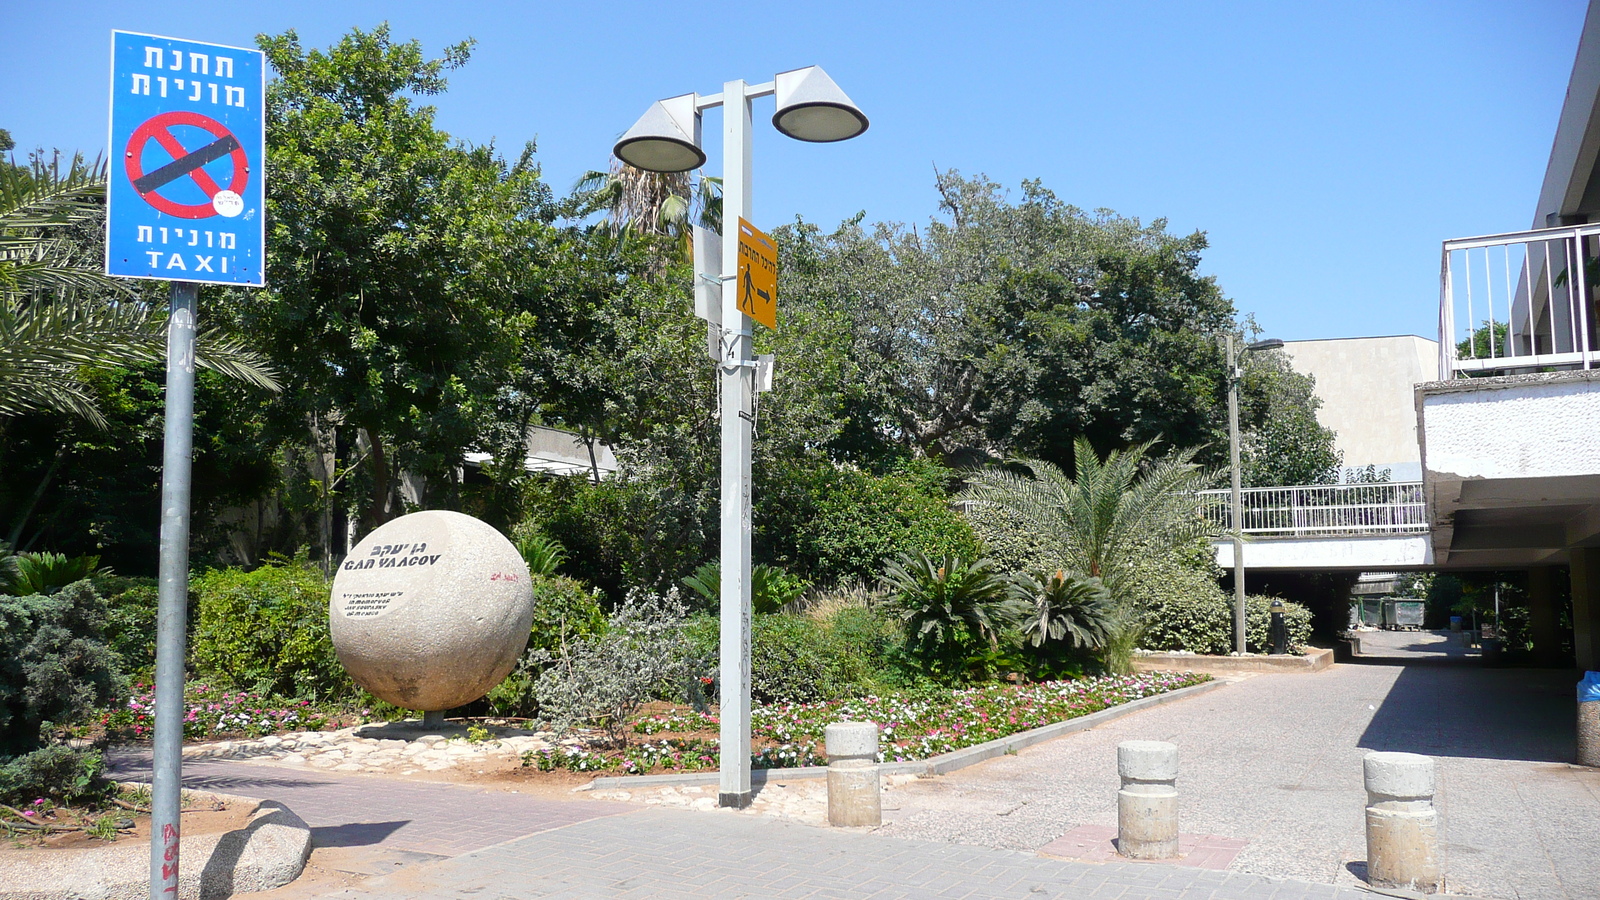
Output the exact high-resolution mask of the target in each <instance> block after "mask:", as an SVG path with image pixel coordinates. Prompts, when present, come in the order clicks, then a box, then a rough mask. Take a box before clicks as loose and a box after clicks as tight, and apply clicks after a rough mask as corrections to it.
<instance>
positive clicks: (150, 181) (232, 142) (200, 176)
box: [124, 112, 250, 219]
mask: <svg viewBox="0 0 1600 900" xmlns="http://www.w3.org/2000/svg"><path fill="white" fill-rule="evenodd" d="M174 125H192V126H194V127H196V128H200V129H204V130H205V131H206V132H208V133H209V134H211V135H212V136H213V137H215V138H216V140H214V141H212V142H210V143H208V144H206V145H205V146H203V147H198V148H196V149H194V150H190V149H188V148H186V147H184V146H183V143H182V142H181V141H179V140H178V139H177V138H176V137H175V136H173V134H172V126H174ZM152 140H153V141H155V142H156V143H157V144H159V145H160V146H161V148H162V149H164V150H166V151H167V153H169V154H171V156H172V162H169V163H167V164H166V165H163V166H161V167H159V168H156V169H154V170H152V171H150V172H145V171H144V161H143V157H144V148H145V145H146V144H148V143H149V142H150V141H152ZM224 156H228V157H231V158H232V160H233V180H232V181H231V182H230V183H229V184H228V186H227V187H226V188H224V187H222V186H221V185H219V184H217V182H216V180H215V179H213V178H212V177H211V176H210V175H208V174H206V170H205V168H204V166H205V165H206V164H207V163H209V162H213V161H215V160H218V159H221V158H223V157H224ZM124 160H125V163H126V165H127V170H128V180H129V181H131V182H133V189H134V190H136V191H138V192H139V196H141V197H143V198H144V199H145V202H146V203H149V204H150V205H151V206H154V207H155V208H156V209H159V210H161V211H162V212H164V213H167V214H169V215H174V216H178V217H180V218H184V219H205V218H209V217H211V216H214V215H217V214H218V212H219V204H217V203H216V202H214V201H215V200H216V197H217V194H219V193H222V192H223V191H229V192H231V193H232V194H233V195H234V200H235V201H237V198H238V197H239V196H242V195H243V194H244V189H245V185H247V184H249V183H250V168H249V162H250V161H249V159H248V158H247V157H246V156H245V152H244V148H243V147H241V146H239V139H238V138H236V137H234V136H233V132H231V131H229V130H228V127H227V126H226V125H223V124H222V123H221V122H218V121H217V120H216V119H212V118H210V117H208V116H202V115H200V114H199V113H192V112H167V113H162V114H161V115H159V116H155V117H152V118H151V119H149V120H148V121H146V122H145V123H144V124H143V125H140V126H139V127H138V128H135V129H134V130H133V136H132V137H130V138H128V148H127V153H126V155H125V157H124ZM185 175H187V176H189V177H190V178H192V179H194V183H195V184H196V185H199V187H200V190H202V191H204V192H205V194H206V197H207V198H208V200H207V202H205V203H193V204H190V203H178V202H175V201H173V200H169V199H168V198H166V197H163V196H162V195H161V194H160V190H161V188H163V187H165V186H166V185H168V184H171V183H172V182H174V181H177V180H178V179H179V178H182V177H184V176H185ZM235 214H236V213H235Z"/></svg>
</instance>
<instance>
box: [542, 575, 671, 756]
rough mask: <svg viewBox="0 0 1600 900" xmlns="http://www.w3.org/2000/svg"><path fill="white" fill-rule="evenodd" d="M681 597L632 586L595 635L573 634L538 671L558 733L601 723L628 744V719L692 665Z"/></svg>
mask: <svg viewBox="0 0 1600 900" xmlns="http://www.w3.org/2000/svg"><path fill="white" fill-rule="evenodd" d="M683 616H684V611H683V606H682V604H681V603H679V602H678V600H677V598H676V597H673V596H668V597H658V596H652V595H647V594H644V593H642V592H634V593H633V594H630V595H629V597H628V598H627V599H626V600H625V601H624V602H623V604H622V605H621V606H619V607H618V608H617V610H616V612H614V613H612V614H611V618H610V619H609V620H608V621H607V623H606V629H605V631H604V632H602V633H601V634H598V635H595V636H594V637H591V638H588V639H585V640H579V641H572V642H569V643H568V644H566V645H565V646H564V647H563V648H562V650H561V652H560V653H559V654H557V655H555V657H554V658H552V659H550V660H549V665H548V667H547V668H546V669H545V670H544V671H543V672H541V673H540V674H539V680H538V682H537V684H535V686H534V695H535V698H536V700H537V702H538V704H539V710H540V714H541V716H543V718H544V719H545V720H546V721H547V722H548V723H549V725H550V727H551V728H552V729H554V730H555V731H556V732H557V733H564V732H566V731H568V730H569V729H572V728H574V727H581V726H590V727H595V728H600V729H602V730H603V731H605V733H606V737H607V738H608V739H609V740H610V743H611V746H613V747H616V748H622V747H626V746H627V743H628V727H629V722H630V720H631V719H632V718H633V715H634V714H635V713H636V712H638V709H639V706H640V705H641V704H642V703H644V702H645V701H646V700H649V699H650V698H651V697H653V696H656V695H658V694H660V693H663V692H668V691H671V690H672V689H673V688H674V687H676V688H680V689H681V688H682V687H683V686H684V683H685V681H687V679H688V675H689V672H690V670H691V667H692V665H693V663H692V660H691V657H690V655H689V652H690V647H689V645H688V642H687V641H686V640H685V637H684V627H683V626H684V619H683Z"/></svg>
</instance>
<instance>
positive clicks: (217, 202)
mask: <svg viewBox="0 0 1600 900" xmlns="http://www.w3.org/2000/svg"><path fill="white" fill-rule="evenodd" d="M211 208H212V209H214V210H216V211H217V215H220V216H227V217H228V218H230V219H231V218H233V217H234V216H237V215H238V214H240V213H242V212H244V198H243V197H241V196H239V195H238V194H235V193H234V192H233V191H217V195H216V196H215V197H212V198H211Z"/></svg>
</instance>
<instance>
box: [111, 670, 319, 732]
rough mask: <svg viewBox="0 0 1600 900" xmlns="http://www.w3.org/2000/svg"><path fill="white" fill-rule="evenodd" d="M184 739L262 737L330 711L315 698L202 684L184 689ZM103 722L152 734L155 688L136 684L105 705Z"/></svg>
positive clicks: (311, 727)
mask: <svg viewBox="0 0 1600 900" xmlns="http://www.w3.org/2000/svg"><path fill="white" fill-rule="evenodd" d="M183 701H184V702H183V705H184V714H183V737H184V740H204V739H216V738H224V737H261V736H263V735H268V734H276V733H278V732H281V731H316V730H318V729H320V728H322V726H323V725H324V724H326V723H327V721H328V717H327V716H326V715H324V714H323V713H322V712H321V711H319V710H317V709H314V708H312V706H311V701H309V700H300V701H291V702H289V703H287V704H285V702H284V701H272V700H269V699H268V698H264V697H261V696H259V695H256V694H250V693H246V692H244V691H224V690H219V689H217V688H213V687H210V686H209V685H204V684H191V685H188V686H187V687H186V688H185V690H184V692H183ZM100 724H101V725H102V726H103V727H104V728H105V730H106V733H107V734H108V735H111V736H112V737H125V738H132V739H134V740H141V741H142V740H149V739H150V737H151V736H152V735H153V734H154V731H155V688H154V686H153V685H148V684H136V685H134V686H133V694H132V696H131V697H129V698H128V702H127V703H126V704H124V705H123V706H120V707H116V708H114V709H111V710H109V711H107V712H106V713H105V714H103V715H102V716H101V720H100Z"/></svg>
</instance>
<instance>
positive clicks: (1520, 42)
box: [0, 0, 1585, 340]
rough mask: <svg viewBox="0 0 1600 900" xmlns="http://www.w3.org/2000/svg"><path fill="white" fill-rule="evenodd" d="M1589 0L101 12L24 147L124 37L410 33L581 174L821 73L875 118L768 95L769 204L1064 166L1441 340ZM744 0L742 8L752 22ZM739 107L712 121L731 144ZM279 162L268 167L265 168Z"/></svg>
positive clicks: (50, 88) (1512, 219) (503, 5)
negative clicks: (661, 122)
mask: <svg viewBox="0 0 1600 900" xmlns="http://www.w3.org/2000/svg"><path fill="white" fill-rule="evenodd" d="M1584 10H1585V4H1584V3H1583V2H1581V0H1509V2H1501V3H1487V2H1450V3H1443V2H1437V3H1434V2H1428V3H1423V2H1417V3H1406V2H1384V3H1354V2H1352V3H1322V4H1312V3H1283V2H1281V0H1279V2H1253V3H1246V2H1239V3H1194V2H1115V3H1112V2H1101V3H1086V2H1055V3H1007V2H991V3H982V4H973V3H924V4H918V5H915V6H912V5H910V4H874V3H870V2H853V3H833V2H815V3H806V4H799V3H787V4H761V3H740V4H733V3H679V4H635V3H625V2H624V3H612V4H598V3H512V2H498V3H493V2H477V3H456V4H424V3H399V2H388V3H375V2H341V0H322V2H298V0H292V2H290V0H279V2H274V3H271V4H266V3H216V2H209V3H189V2H167V3H147V4H137V5H136V4H129V3H113V2H89V3H73V4H64V5H51V4H38V3H33V4H25V5H21V6H18V7H15V8H12V9H10V10H8V12H7V15H6V26H5V28H4V30H3V31H0V83H4V84H5V85H6V88H7V89H6V91H5V92H4V96H3V97H0V127H3V128H8V129H10V131H11V132H12V135H13V137H14V138H16V140H17V143H18V146H19V149H26V148H31V147H34V146H45V147H62V148H64V149H81V150H84V151H87V152H88V153H90V154H94V153H99V152H102V151H103V150H104V145H105V140H106V124H105V122H106V84H107V77H108V72H107V67H108V43H109V32H110V30H111V29H113V28H120V29H124V30H130V31H144V32H150V33H156V34H166V35H171V36H175V37H184V38H190V39H193V40H203V41H211V42H214V43H221V44H234V45H238V46H250V45H251V42H252V39H253V36H254V35H255V34H257V33H259V32H271V33H277V32H281V31H284V30H287V29H290V28H293V29H296V30H297V31H298V32H299V34H300V37H301V40H302V42H303V43H304V44H305V45H306V46H308V47H314V46H326V45H327V44H329V43H331V42H333V41H334V40H336V39H337V38H338V37H339V36H340V35H341V34H343V33H345V32H346V31H347V30H348V29H350V28H351V27H353V26H359V27H362V28H371V27H372V26H374V25H376V24H377V23H379V22H382V21H388V22H389V23H390V24H391V27H392V29H393V33H394V35H395V36H396V37H397V38H401V39H411V38H415V39H418V40H420V41H422V43H423V45H424V48H425V49H426V50H427V51H429V52H430V53H433V54H437V53H438V52H439V51H440V49H441V48H442V47H444V46H445V45H446V44H449V43H453V42H455V41H457V40H460V39H462V38H465V37H473V38H476V39H477V40H478V46H477V48H476V50H475V51H474V53H473V58H472V61H471V62H470V63H469V64H468V65H467V66H466V68H464V69H461V70H458V71H457V72H456V73H455V74H454V75H453V76H452V77H451V89H450V91H449V93H447V94H445V95H443V96H441V97H439V98H437V100H436V103H437V106H438V107H439V118H438V121H439V124H440V126H441V127H442V128H444V129H445V130H447V131H449V132H450V133H451V134H453V135H454V136H456V137H457V138H459V139H462V140H465V141H470V142H473V143H483V142H488V141H491V140H492V141H494V142H495V143H496V144H497V145H498V146H499V147H500V148H501V149H502V150H503V151H504V152H505V153H506V154H508V155H512V154H515V153H516V152H518V150H519V149H520V148H521V146H522V143H523V142H524V141H527V140H530V139H537V141H538V144H539V151H540V154H539V155H540V159H541V160H542V163H543V166H544V171H545V175H546V178H547V179H548V180H549V181H550V182H551V184H552V185H553V186H554V187H555V188H556V189H557V190H558V191H564V190H566V189H567V188H569V187H570V186H571V184H572V182H573V181H574V179H575V178H576V177H577V176H578V175H579V174H580V173H581V172H583V171H584V170H586V169H590V168H600V167H603V166H604V165H605V163H606V160H607V155H608V151H609V148H610V146H611V144H612V142H613V141H614V140H615V138H616V137H617V135H618V134H619V133H620V132H621V131H623V130H624V129H626V128H627V127H628V126H629V125H631V124H632V123H633V121H634V119H635V118H637V117H638V116H639V114H640V113H642V112H643V111H644V109H645V107H646V106H647V105H648V104H649V102H650V101H652V100H655V99H658V98H660V97H665V96H671V95H674V94H681V93H687V92H689V91H698V92H700V93H715V92H717V91H718V90H720V87H721V84H722V82H723V81H724V80H726V79H730V78H744V79H746V80H747V81H751V82H756V81H764V80H767V79H769V78H771V76H772V74H773V73H775V72H778V71H782V70H786V69H792V68H796V67H799V66H804V65H811V64H817V65H821V66H823V67H824V68H826V69H827V70H828V72H829V74H831V75H832V76H833V78H834V80H835V81H837V82H838V83H839V85H840V86H841V87H842V88H843V89H844V90H845V91H846V92H848V93H849V94H850V95H851V96H852V97H853V98H854V99H855V101H856V102H857V103H858V104H859V105H860V106H861V107H862V109H863V110H865V111H866V113H867V115H868V116H869V117H870V118H871V120H872V128H871V130H869V131H868V132H867V133H866V134H865V135H864V136H862V137H861V138H858V139H856V140H853V141H848V142H845V143H842V144H835V145H810V144H801V143H798V142H796V141H792V140H789V139H787V138H784V137H782V136H781V135H779V134H778V133H777V132H775V131H773V130H772V129H771V127H770V126H768V125H767V124H766V122H767V120H768V119H770V117H771V108H770V104H771V101H770V100H766V101H758V106H757V109H756V118H757V129H756V143H755V179H756V181H755V199H754V203H755V220H756V222H757V224H759V225H762V226H766V227H773V226H777V225H780V224H783V223H785V222H788V221H792V220H793V218H794V217H795V216H796V215H800V216H803V217H805V218H806V219H807V220H810V221H813V222H816V223H818V224H820V225H823V226H824V227H831V226H833V225H835V224H837V223H838V222H839V221H840V220H841V219H843V218H845V217H847V216H850V215H852V214H854V213H856V212H857V211H861V210H864V211H865V212H866V214H867V217H868V220H869V221H878V220H890V221H903V222H917V221H921V220H924V219H926V218H927V217H928V216H930V215H932V214H933V213H934V211H935V202H936V201H935V194H934V191H933V171H934V167H935V166H937V167H938V168H939V169H947V168H954V169H958V170H960V171H962V172H964V173H967V174H976V173H980V172H981V173H985V174H987V175H989V176H990V177H991V178H993V179H995V180H996V181H999V182H1001V183H1003V184H1006V185H1009V186H1012V187H1015V186H1016V185H1017V184H1018V182H1020V181H1021V180H1022V179H1024V178H1039V179H1042V180H1043V181H1044V183H1045V185H1046V186H1047V187H1049V188H1051V189H1052V190H1054V191H1055V192H1056V194H1057V195H1058V196H1060V197H1061V198H1062V199H1063V200H1064V201H1066V202H1068V203H1072V204H1074V205H1076V206H1079V207H1082V208H1084V209H1089V210H1092V209H1097V208H1102V207H1103V208H1108V209H1113V210H1116V211H1117V212H1119V213H1122V214H1124V215H1129V216H1136V217H1139V218H1140V219H1143V220H1146V221H1149V220H1151V219H1155V218H1161V217H1164V218H1166V219H1167V220H1168V221H1169V223H1170V227H1171V228H1172V229H1173V230H1175V231H1179V232H1189V231H1193V230H1197V229H1198V230H1204V231H1206V232H1207V233H1208V234H1209V236H1210V240H1211V249H1210V250H1209V251H1208V252H1207V254H1206V257H1205V264H1204V268H1205V271H1206V272H1208V273H1209V274H1214V275H1216V276H1217V278H1218V280H1219V282H1220V284H1221V285H1222V288H1223V290H1224V291H1225V292H1226V293H1227V294H1228V295H1229V296H1230V297H1232V298H1233V299H1234V302H1235V304H1236V305H1237V306H1238V307H1239V308H1240V310H1241V311H1242V312H1246V313H1251V314H1254V316H1255V317H1256V319H1257V321H1258V322H1259V323H1260V325H1261V326H1262V327H1263V329H1264V330H1265V333H1266V334H1268V335H1271V336H1276V337H1282V338H1285V339H1290V340H1296V339H1308V338H1323V337H1348V336H1357V335H1376V334H1399V333H1415V334H1421V335H1424V336H1429V337H1432V336H1434V331H1435V322H1436V316H1437V307H1438V272H1439V242H1440V241H1442V240H1444V239H1446V238H1451V237H1460V236H1465V235H1473V234H1483V233H1492V232H1498V231H1513V230H1518V229H1522V228H1526V227H1528V226H1529V224H1530V221H1531V217H1532V215H1533V207H1534V203H1535V201H1536V199H1537V196H1538V190H1539V184H1540V181H1541V179H1542V177H1543V173H1544V167H1545V163H1546V161H1547V158H1548V156H1549V152H1550V142H1551V139H1552V137H1553V136H1554V132H1555V124H1556V118H1557V116H1558V114H1559V112H1560V108H1561V100H1562V96H1563V93H1564V90H1565V86H1566V81H1567V77H1568V75H1569V74H1570V71H1571V67H1572V59H1573V54H1574V53H1575V51H1576V48H1577V41H1578V33H1579V31H1580V29H1581V27H1582V24H1583V15H1584ZM730 11H733V12H731V13H730ZM720 122H721V119H720V113H718V112H715V111H713V112H712V113H709V114H708V117H707V121H706V130H707V135H708V140H707V144H708V145H711V146H708V148H707V149H708V150H709V151H711V154H712V159H711V163H710V171H712V172H716V171H718V170H719V169H720V161H719V159H718V155H719V154H718V153H717V152H716V149H717V148H716V146H715V145H716V144H717V143H718V140H717V139H715V138H714V137H713V136H715V135H717V134H719V129H720ZM269 177H270V175H269Z"/></svg>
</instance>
